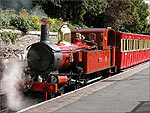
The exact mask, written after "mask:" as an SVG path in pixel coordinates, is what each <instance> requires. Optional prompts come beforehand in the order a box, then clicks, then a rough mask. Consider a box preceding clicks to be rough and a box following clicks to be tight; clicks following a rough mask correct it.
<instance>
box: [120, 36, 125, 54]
mask: <svg viewBox="0 0 150 113" xmlns="http://www.w3.org/2000/svg"><path fill="white" fill-rule="evenodd" d="M124 41H125V40H124V39H121V52H123V51H124Z"/></svg>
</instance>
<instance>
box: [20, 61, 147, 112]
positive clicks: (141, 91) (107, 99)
mask: <svg viewBox="0 0 150 113" xmlns="http://www.w3.org/2000/svg"><path fill="white" fill-rule="evenodd" d="M149 63H150V62H146V63H143V64H140V65H138V66H134V67H132V68H130V69H126V70H124V72H122V73H119V74H117V75H115V76H113V77H109V78H107V79H105V80H102V81H98V82H96V83H94V84H91V85H88V86H86V87H84V88H80V89H78V90H76V91H72V92H70V93H68V94H64V95H63V96H60V97H56V98H54V99H51V100H48V101H46V102H42V103H39V104H37V105H34V106H31V107H28V108H26V109H23V110H21V111H18V112H19V113H31V112H34V113H47V112H52V113H78V112H80V113H82V112H83V113H91V112H96V113H150V67H149Z"/></svg>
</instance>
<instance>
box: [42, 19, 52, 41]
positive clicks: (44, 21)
mask: <svg viewBox="0 0 150 113" xmlns="http://www.w3.org/2000/svg"><path fill="white" fill-rule="evenodd" d="M49 22H50V20H49V19H47V18H43V19H42V20H41V40H40V41H49V35H48V34H49Z"/></svg>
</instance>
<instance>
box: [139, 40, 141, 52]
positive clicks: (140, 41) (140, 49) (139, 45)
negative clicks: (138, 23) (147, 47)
mask: <svg viewBox="0 0 150 113" xmlns="http://www.w3.org/2000/svg"><path fill="white" fill-rule="evenodd" d="M139 49H140V50H141V40H139Z"/></svg>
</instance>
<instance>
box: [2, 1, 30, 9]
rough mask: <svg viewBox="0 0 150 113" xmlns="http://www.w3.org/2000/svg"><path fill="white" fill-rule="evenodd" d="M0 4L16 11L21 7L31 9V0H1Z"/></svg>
mask: <svg viewBox="0 0 150 113" xmlns="http://www.w3.org/2000/svg"><path fill="white" fill-rule="evenodd" d="M1 4H2V5H3V6H4V7H6V8H10V9H15V10H18V9H20V8H22V7H24V8H25V9H31V8H32V7H33V5H32V0H1Z"/></svg>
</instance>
